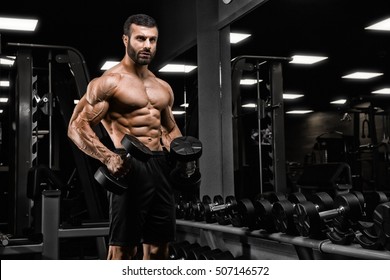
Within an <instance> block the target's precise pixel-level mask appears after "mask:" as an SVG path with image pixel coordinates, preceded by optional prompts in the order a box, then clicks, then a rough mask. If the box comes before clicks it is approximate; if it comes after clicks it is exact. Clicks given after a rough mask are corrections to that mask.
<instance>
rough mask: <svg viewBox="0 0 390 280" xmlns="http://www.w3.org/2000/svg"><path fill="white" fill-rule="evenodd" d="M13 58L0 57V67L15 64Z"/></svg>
mask: <svg viewBox="0 0 390 280" xmlns="http://www.w3.org/2000/svg"><path fill="white" fill-rule="evenodd" d="M15 59H16V57H15V56H7V57H1V58H0V64H1V65H9V66H12V65H14V63H15Z"/></svg>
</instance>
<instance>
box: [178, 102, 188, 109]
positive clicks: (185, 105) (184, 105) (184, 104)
mask: <svg viewBox="0 0 390 280" xmlns="http://www.w3.org/2000/svg"><path fill="white" fill-rule="evenodd" d="M188 106H190V104H188V103H183V104H181V105H180V107H184V108H187V107H188Z"/></svg>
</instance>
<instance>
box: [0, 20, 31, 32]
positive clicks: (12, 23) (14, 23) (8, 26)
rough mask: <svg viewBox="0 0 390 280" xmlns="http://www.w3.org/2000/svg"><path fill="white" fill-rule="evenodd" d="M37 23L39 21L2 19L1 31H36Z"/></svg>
mask: <svg viewBox="0 0 390 280" xmlns="http://www.w3.org/2000/svg"><path fill="white" fill-rule="evenodd" d="M37 23H38V20H37V19H23V18H7V17H0V29H5V30H15V31H34V30H35V28H36V27H37Z"/></svg>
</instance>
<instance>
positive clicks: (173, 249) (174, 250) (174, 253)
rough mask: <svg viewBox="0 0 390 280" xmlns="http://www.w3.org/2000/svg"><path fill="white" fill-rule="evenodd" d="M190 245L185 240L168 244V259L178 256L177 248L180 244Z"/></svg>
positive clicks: (174, 258)
mask: <svg viewBox="0 0 390 280" xmlns="http://www.w3.org/2000/svg"><path fill="white" fill-rule="evenodd" d="M188 245H190V242H189V241H187V240H184V241H180V242H174V243H170V244H169V259H170V260H176V259H177V258H178V257H177V256H178V249H179V248H181V247H182V246H188Z"/></svg>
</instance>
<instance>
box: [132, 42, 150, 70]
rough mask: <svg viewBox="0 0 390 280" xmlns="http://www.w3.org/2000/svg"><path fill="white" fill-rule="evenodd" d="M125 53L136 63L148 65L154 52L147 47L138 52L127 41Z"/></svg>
mask: <svg viewBox="0 0 390 280" xmlns="http://www.w3.org/2000/svg"><path fill="white" fill-rule="evenodd" d="M127 54H128V56H129V57H130V58H131V59H132V60H133V61H134V62H135V63H136V64H139V65H149V64H150V63H151V62H152V60H153V58H154V55H155V52H154V53H153V52H151V51H149V50H147V49H142V50H140V51H139V52H136V50H135V49H134V48H133V47H132V46H131V45H130V43H129V44H128V46H127Z"/></svg>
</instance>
